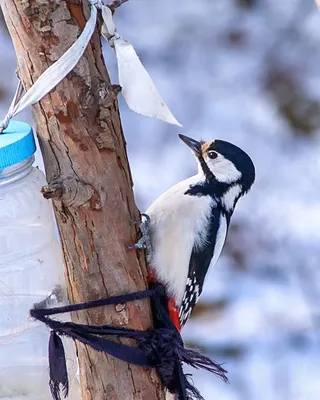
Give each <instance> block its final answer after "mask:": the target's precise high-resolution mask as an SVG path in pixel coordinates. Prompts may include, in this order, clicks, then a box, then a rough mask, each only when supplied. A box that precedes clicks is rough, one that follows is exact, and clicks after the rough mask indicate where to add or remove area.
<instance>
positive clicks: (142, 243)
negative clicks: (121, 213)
mask: <svg viewBox="0 0 320 400" xmlns="http://www.w3.org/2000/svg"><path fill="white" fill-rule="evenodd" d="M141 217H142V218H143V220H142V222H141V221H138V222H137V223H138V224H139V229H140V232H141V238H140V239H139V240H138V242H137V243H136V244H135V245H133V246H129V249H130V250H141V249H147V250H148V249H151V241H150V236H149V228H150V225H151V218H150V217H149V215H147V214H141Z"/></svg>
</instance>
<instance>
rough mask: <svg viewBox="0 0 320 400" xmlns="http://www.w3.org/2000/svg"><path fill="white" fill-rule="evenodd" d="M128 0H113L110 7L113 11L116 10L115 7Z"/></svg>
mask: <svg viewBox="0 0 320 400" xmlns="http://www.w3.org/2000/svg"><path fill="white" fill-rule="evenodd" d="M127 1H128V0H113V1H112V2H111V3H110V4H108V7H109V8H110V10H111V11H112V12H115V9H116V8H118V7H120V6H121V5H122V4H123V3H126V2H127Z"/></svg>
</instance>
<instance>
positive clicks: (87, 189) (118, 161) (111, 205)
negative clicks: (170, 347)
mask: <svg viewBox="0 0 320 400" xmlns="http://www.w3.org/2000/svg"><path fill="white" fill-rule="evenodd" d="M1 1H2V3H1V4H2V8H3V13H4V16H5V20H6V22H7V25H8V28H9V32H10V34H11V37H12V40H13V43H14V46H15V49H16V53H17V59H18V71H19V76H20V78H21V79H22V81H23V84H24V87H25V88H26V89H28V88H29V87H30V86H31V85H32V83H33V82H34V81H35V80H36V79H37V78H38V77H39V75H40V74H41V73H42V72H43V71H44V70H45V69H47V68H48V67H49V66H50V65H51V64H52V63H53V62H54V61H56V60H57V59H58V58H59V57H60V56H61V55H62V54H63V53H64V52H65V51H66V50H67V49H68V48H69V47H70V46H71V45H72V43H74V41H75V40H76V38H77V37H78V36H79V34H80V32H81V30H82V29H83V27H84V25H85V21H86V19H87V18H88V16H89V5H88V3H87V1H84V2H83V5H82V4H81V2H80V1H78V0H69V1H64V0H1ZM116 94H117V87H116V86H112V85H110V81H109V76H108V73H107V71H106V68H105V65H104V61H103V58H102V53H101V45H100V38H99V34H98V33H95V34H94V36H93V38H92V40H91V42H90V44H89V46H88V49H87V50H86V52H85V54H84V56H83V57H82V58H81V60H80V62H79V63H78V65H77V66H76V68H75V69H74V71H72V72H71V73H70V74H69V75H68V76H67V78H65V79H64V80H63V81H62V83H60V84H59V85H58V86H57V87H56V89H55V90H53V91H52V92H51V93H50V94H49V95H47V96H45V97H44V99H43V100H42V101H40V103H39V104H37V105H35V106H34V107H33V115H34V120H35V123H36V129H37V133H38V137H39V141H40V145H41V149H42V154H43V157H44V162H45V167H46V173H47V180H48V182H49V185H48V187H46V188H45V190H44V194H45V195H46V196H47V197H52V198H53V199H54V209H55V215H56V218H57V223H58V227H59V231H60V236H61V241H62V246H63V251H64V259H65V264H66V276H67V282H68V286H69V287H68V290H69V296H70V300H71V302H73V303H78V302H85V301H88V300H94V299H98V298H101V297H105V296H113V295H117V294H123V293H130V292H135V291H137V290H143V289H145V288H146V266H145V261H144V257H143V255H139V254H138V255H137V253H136V252H134V251H128V250H127V247H128V246H129V245H131V244H133V243H134V242H135V241H136V227H135V224H134V222H135V221H136V220H138V218H139V213H138V210H137V208H136V206H135V203H134V198H133V192H132V178H131V174H130V169H129V165H128V158H127V154H126V147H125V140H124V137H123V132H122V127H121V122H120V116H119V110H118V103H117V99H116ZM73 318H74V321H75V322H80V323H89V324H93V325H102V324H106V323H111V324H114V325H120V326H130V327H132V328H136V329H144V330H145V329H147V328H149V327H150V325H151V311H150V307H149V302H148V301H140V302H135V303H128V304H126V305H118V306H116V307H107V308H106V307H105V308H99V309H93V310H90V311H82V312H80V313H78V315H76V314H74V315H73ZM124 342H126V343H127V342H128V340H124ZM77 348H78V355H79V360H80V376H81V388H82V398H83V399H84V400H131V399H147V400H151V399H152V400H153V399H163V398H164V397H165V396H164V390H163V388H162V386H161V384H160V382H159V379H158V376H157V374H156V372H155V371H154V370H146V369H142V368H139V367H136V366H133V365H128V364H126V363H124V362H122V361H119V360H117V359H115V358H113V357H111V356H108V355H105V354H104V353H100V352H97V351H95V350H92V349H91V348H90V347H86V346H84V345H82V344H78V345H77Z"/></svg>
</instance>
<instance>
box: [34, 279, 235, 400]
mask: <svg viewBox="0 0 320 400" xmlns="http://www.w3.org/2000/svg"><path fill="white" fill-rule="evenodd" d="M148 297H149V298H151V302H152V305H153V309H154V318H155V327H156V328H154V329H150V330H148V331H139V330H134V329H127V328H121V327H114V326H111V325H102V326H92V325H83V324H75V323H73V322H60V321H56V320H53V319H51V318H49V316H51V315H55V314H61V313H68V312H72V311H80V310H87V309H90V308H94V307H101V306H105V305H111V304H121V303H126V302H128V301H134V300H140V299H144V298H148ZM164 297H165V290H164V287H163V286H162V285H155V286H154V287H153V288H151V289H149V290H144V291H141V292H137V293H130V294H125V295H120V296H114V297H110V298H106V299H101V300H94V301H90V302H87V303H82V304H73V305H69V306H65V307H56V308H52V309H44V308H37V307H35V308H33V309H32V310H30V315H31V316H32V317H33V318H35V319H37V320H39V321H41V322H43V323H44V324H46V325H47V326H48V327H49V328H50V329H51V330H52V331H51V335H50V340H49V367H50V382H49V385H50V389H51V393H52V397H53V399H54V400H61V392H62V394H63V396H64V397H66V396H67V395H68V386H69V385H68V375H67V367H66V358H65V354H64V349H63V343H62V340H61V339H60V337H59V336H67V337H69V338H71V339H73V340H78V341H79V342H81V343H84V344H86V345H88V346H90V347H92V348H93V349H95V350H98V351H102V352H105V353H107V354H110V355H112V356H114V357H116V358H118V359H120V360H122V361H124V362H127V363H131V364H135V365H138V366H141V367H147V368H156V369H157V371H158V373H159V376H160V378H161V380H162V382H163V384H164V385H165V386H166V387H167V388H168V389H169V391H170V392H171V393H176V394H177V395H178V398H179V400H190V399H196V400H201V399H203V398H202V396H201V395H200V393H199V391H198V390H197V389H196V388H195V387H194V386H193V385H192V384H191V383H190V382H189V381H188V378H187V376H186V375H185V374H184V373H183V368H182V363H186V364H189V365H191V366H193V367H195V368H202V369H206V370H207V371H209V372H212V373H214V374H216V375H218V376H219V377H221V378H222V379H223V380H224V381H226V382H227V381H228V380H227V377H226V375H225V373H226V371H225V370H224V369H223V368H222V367H221V365H219V364H217V363H215V362H214V361H212V360H210V359H209V358H208V357H205V356H203V355H201V354H200V353H198V352H196V351H193V350H190V349H186V348H185V347H184V343H183V340H182V338H181V335H180V333H179V332H178V330H177V329H176V327H175V326H174V324H173V323H172V321H171V319H170V317H169V314H168V312H167V309H166V308H165V307H164V304H165V300H166V299H165V298H164ZM105 336H117V337H126V338H131V339H135V340H137V342H138V346H137V347H134V346H128V345H126V344H123V343H118V342H115V341H113V340H110V339H107V338H106V337H105Z"/></svg>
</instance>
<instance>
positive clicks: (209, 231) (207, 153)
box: [146, 135, 255, 329]
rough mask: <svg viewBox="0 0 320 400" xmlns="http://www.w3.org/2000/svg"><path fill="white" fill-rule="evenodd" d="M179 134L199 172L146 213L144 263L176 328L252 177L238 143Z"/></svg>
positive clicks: (186, 313)
mask: <svg viewBox="0 0 320 400" xmlns="http://www.w3.org/2000/svg"><path fill="white" fill-rule="evenodd" d="M179 136H180V138H181V139H182V140H183V141H184V142H185V143H186V144H187V145H188V146H189V147H190V148H191V149H192V151H193V152H194V154H195V156H196V159H197V161H198V165H199V169H198V174H197V175H195V176H192V177H191V178H188V179H186V180H184V181H182V182H179V183H177V184H176V185H174V186H173V187H171V188H170V189H169V190H168V191H166V192H165V193H163V194H162V195H161V196H160V197H159V198H158V199H157V200H156V201H155V202H154V203H153V204H152V205H151V206H150V207H149V209H148V210H147V211H146V214H147V215H148V216H149V217H150V226H149V231H148V234H149V238H150V242H151V250H150V249H149V251H148V254H147V257H148V264H149V267H150V268H152V270H153V271H154V275H155V277H156V280H157V281H159V282H161V283H163V284H164V285H165V287H166V290H167V296H168V299H169V300H171V303H172V300H173V304H174V305H175V306H176V309H175V310H172V309H171V310H170V309H169V312H170V316H171V318H172V319H173V320H174V319H175V318H176V321H178V323H177V322H176V321H174V322H175V324H176V326H177V325H178V326H177V328H178V329H180V327H181V326H183V325H184V324H185V322H186V321H187V319H188V318H189V316H190V314H191V312H192V310H193V308H194V306H195V305H196V303H197V301H198V299H199V296H200V294H201V292H202V288H203V284H204V280H205V276H206V273H207V271H208V268H209V267H212V266H213V265H214V264H215V263H216V262H217V260H218V258H219V256H220V253H221V251H222V248H223V245H224V243H225V240H226V236H227V231H228V226H229V223H230V218H231V216H232V213H233V211H234V208H235V205H236V203H237V201H238V199H239V198H240V197H241V196H243V195H244V194H245V193H247V192H248V191H249V190H250V188H251V186H252V184H253V182H254V179H255V170H254V165H253V163H252V161H251V159H250V157H249V156H248V155H247V154H246V153H245V152H244V151H243V150H241V149H240V148H238V147H237V146H235V145H233V144H231V143H228V142H225V141H223V140H214V141H211V142H198V141H196V140H194V139H191V138H188V137H187V136H183V135H179ZM174 313H176V317H175V315H174Z"/></svg>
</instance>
